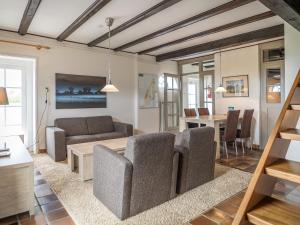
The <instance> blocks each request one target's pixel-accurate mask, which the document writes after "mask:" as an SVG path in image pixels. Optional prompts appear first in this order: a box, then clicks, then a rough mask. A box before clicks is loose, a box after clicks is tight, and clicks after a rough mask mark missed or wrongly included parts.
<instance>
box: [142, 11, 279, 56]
mask: <svg viewBox="0 0 300 225" xmlns="http://www.w3.org/2000/svg"><path fill="white" fill-rule="evenodd" d="M273 16H275V14H274V13H273V12H272V11H268V12H264V13H261V14H258V15H255V16H251V17H247V18H245V19H241V20H238V21H235V22H232V23H228V24H225V25H222V26H219V27H215V28H212V29H209V30H205V31H202V32H199V33H196V34H192V35H190V36H187V37H184V38H180V39H177V40H174V41H170V42H168V43H165V44H161V45H158V46H155V47H152V48H148V49H145V50H143V51H141V52H139V53H138V54H147V53H149V52H153V51H156V50H158V49H161V48H165V47H169V46H172V45H176V44H180V43H183V42H186V41H190V40H193V39H195V38H199V37H204V36H207V35H210V34H215V33H218V32H221V31H225V30H229V29H232V28H235V27H239V26H242V25H245V24H249V23H253V22H256V21H260V20H264V19H267V18H270V17H273Z"/></svg>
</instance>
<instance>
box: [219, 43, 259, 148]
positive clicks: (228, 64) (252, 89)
mask: <svg viewBox="0 0 300 225" xmlns="http://www.w3.org/2000/svg"><path fill="white" fill-rule="evenodd" d="M221 60H222V64H221V67H222V77H227V76H237V75H248V78H249V97H234V98H223V96H222V94H218V93H216V96H215V110H216V114H225V113H227V111H228V106H234V107H235V109H239V110H241V115H243V113H244V110H245V109H254V110H255V111H254V115H253V118H254V119H253V120H254V123H253V126H252V127H253V134H254V140H253V142H254V144H258V145H259V143H260V138H259V137H260V136H259V134H260V125H259V105H260V70H259V47H258V45H255V46H251V47H245V48H241V49H235V50H231V51H226V52H222V57H221ZM219 84H220V53H216V54H215V86H216V87H217V86H218V85H219Z"/></svg>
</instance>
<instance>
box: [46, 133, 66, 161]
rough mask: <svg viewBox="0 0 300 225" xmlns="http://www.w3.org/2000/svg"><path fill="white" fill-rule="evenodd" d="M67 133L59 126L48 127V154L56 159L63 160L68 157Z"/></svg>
mask: <svg viewBox="0 0 300 225" xmlns="http://www.w3.org/2000/svg"><path fill="white" fill-rule="evenodd" d="M65 137H66V133H65V131H64V130H63V129H60V128H58V127H47V128H46V139H47V140H46V145H47V152H48V155H49V156H50V157H51V158H52V159H53V160H54V161H55V162H57V161H63V160H65V159H66V158H67V150H66V140H65Z"/></svg>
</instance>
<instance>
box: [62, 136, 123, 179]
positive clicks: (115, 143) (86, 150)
mask: <svg viewBox="0 0 300 225" xmlns="http://www.w3.org/2000/svg"><path fill="white" fill-rule="evenodd" d="M127 140H128V137H125V138H116V139H109V140H103V141H95V142H86V143H81V144H74V145H68V146H67V150H68V165H69V168H70V170H71V171H74V170H75V166H78V172H79V176H80V178H81V180H82V181H86V180H90V179H93V151H94V146H95V145H99V144H100V145H103V146H105V147H107V148H110V149H111V150H113V151H115V152H117V153H120V154H122V153H124V150H125V148H126V145H127ZM76 157H77V158H78V163H77V160H75V158H76Z"/></svg>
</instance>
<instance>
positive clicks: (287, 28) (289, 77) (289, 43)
mask: <svg viewBox="0 0 300 225" xmlns="http://www.w3.org/2000/svg"><path fill="white" fill-rule="evenodd" d="M284 34H285V36H284V44H285V96H288V94H289V91H290V89H291V86H292V84H293V82H294V79H295V77H296V75H297V73H298V70H299V69H300V32H299V31H297V30H296V29H295V28H293V27H292V26H291V25H289V24H287V23H285V24H284ZM297 127H298V129H299V128H300V124H299V122H298V126H297ZM299 149H300V144H299V142H296V141H292V143H291V145H290V148H289V151H288V154H287V158H288V159H291V160H295V161H299V162H300V151H299Z"/></svg>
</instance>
